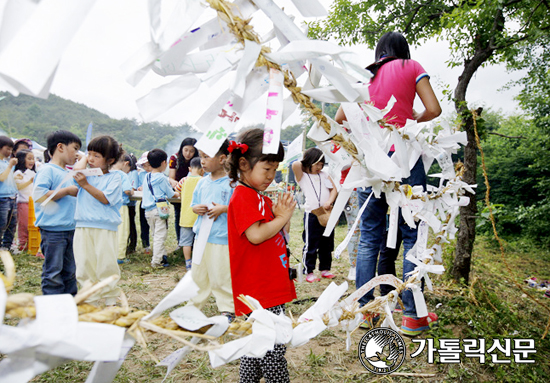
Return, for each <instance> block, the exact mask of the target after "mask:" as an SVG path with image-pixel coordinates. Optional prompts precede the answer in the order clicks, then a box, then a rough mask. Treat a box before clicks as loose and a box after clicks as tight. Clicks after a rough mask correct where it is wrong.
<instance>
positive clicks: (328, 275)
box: [321, 270, 336, 279]
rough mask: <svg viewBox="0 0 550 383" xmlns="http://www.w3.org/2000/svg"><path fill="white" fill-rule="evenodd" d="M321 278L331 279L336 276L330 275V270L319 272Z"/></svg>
mask: <svg viewBox="0 0 550 383" xmlns="http://www.w3.org/2000/svg"><path fill="white" fill-rule="evenodd" d="M321 276H322V277H323V278H328V279H332V278H334V277H336V275H334V274H332V273H331V272H330V270H324V271H321Z"/></svg>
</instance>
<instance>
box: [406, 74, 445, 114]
mask: <svg viewBox="0 0 550 383" xmlns="http://www.w3.org/2000/svg"><path fill="white" fill-rule="evenodd" d="M416 93H418V97H420V100H422V104H424V108H426V109H425V110H424V111H423V112H420V113H416V112H414V113H413V117H414V119H415V120H416V121H418V122H425V121H431V120H433V119H434V118H436V117H437V116H439V115H440V114H441V106H440V105H439V101H438V100H437V97H436V96H435V93H434V90H433V88H432V86H431V84H430V80H429V79H428V77H424V78H422V79H421V80H420V81H418V83H417V84H416Z"/></svg>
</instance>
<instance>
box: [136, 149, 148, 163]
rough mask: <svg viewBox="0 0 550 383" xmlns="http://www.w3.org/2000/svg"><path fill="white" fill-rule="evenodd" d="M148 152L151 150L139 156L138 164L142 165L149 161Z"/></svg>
mask: <svg viewBox="0 0 550 383" xmlns="http://www.w3.org/2000/svg"><path fill="white" fill-rule="evenodd" d="M147 154H149V152H145V153H143V154H142V155H141V157H139V160H138V161H137V166H142V165H143V164H145V163H147V162H149V160H148V159H147Z"/></svg>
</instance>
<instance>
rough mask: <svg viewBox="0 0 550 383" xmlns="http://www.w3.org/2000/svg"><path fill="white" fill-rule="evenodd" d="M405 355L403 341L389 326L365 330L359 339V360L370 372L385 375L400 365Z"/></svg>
mask: <svg viewBox="0 0 550 383" xmlns="http://www.w3.org/2000/svg"><path fill="white" fill-rule="evenodd" d="M405 356H406V348H405V341H404V340H403V338H402V337H401V335H399V333H397V332H396V331H394V330H392V329H390V328H382V327H379V328H375V329H372V330H369V331H367V333H366V334H365V335H363V337H362V338H361V340H360V341H359V360H360V361H361V364H362V365H363V366H364V367H365V368H366V369H367V370H369V371H370V372H372V373H375V374H378V375H386V374H391V373H392V372H395V371H397V370H398V369H399V367H401V365H402V364H403V361H404V360H405Z"/></svg>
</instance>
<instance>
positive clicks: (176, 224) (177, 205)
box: [172, 202, 181, 244]
mask: <svg viewBox="0 0 550 383" xmlns="http://www.w3.org/2000/svg"><path fill="white" fill-rule="evenodd" d="M172 205H174V218H175V222H174V227H175V229H176V238H177V239H178V244H179V243H180V215H181V203H178V202H173V203H172Z"/></svg>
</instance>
